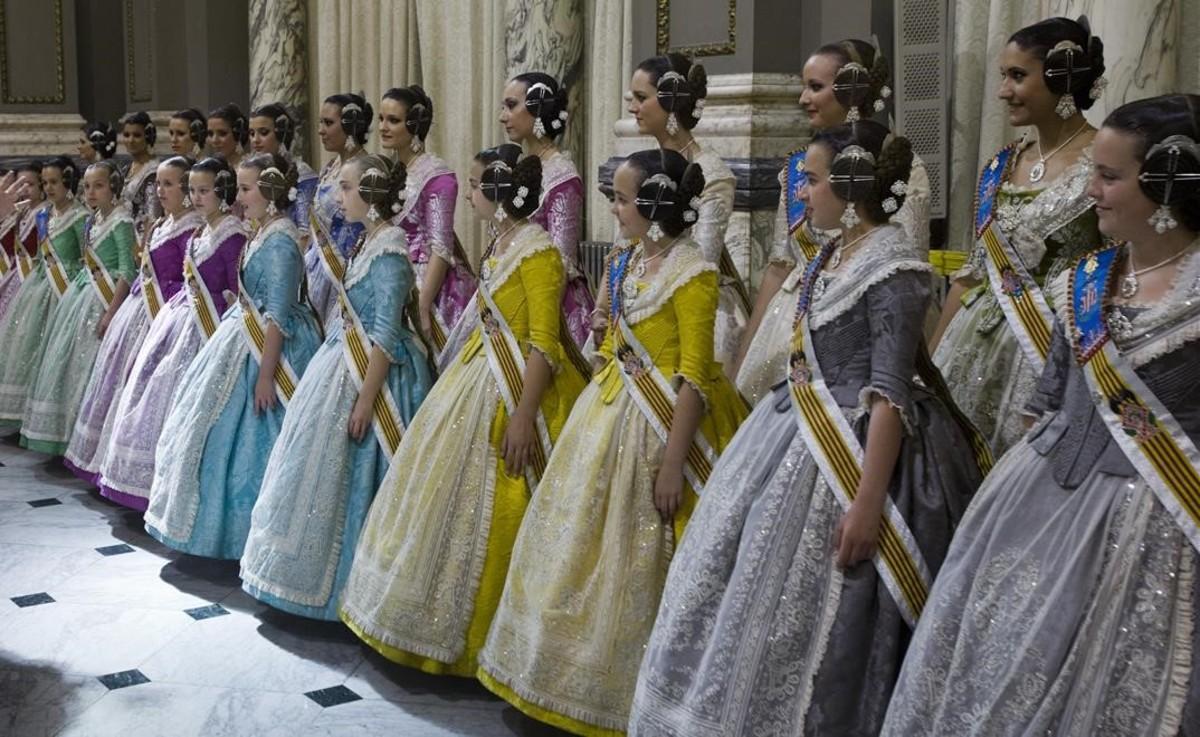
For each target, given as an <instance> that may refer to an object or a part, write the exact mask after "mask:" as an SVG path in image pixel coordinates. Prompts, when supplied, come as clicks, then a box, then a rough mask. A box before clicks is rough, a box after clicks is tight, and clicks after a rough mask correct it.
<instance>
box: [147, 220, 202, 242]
mask: <svg viewBox="0 0 1200 737" xmlns="http://www.w3.org/2000/svg"><path fill="white" fill-rule="evenodd" d="M203 222H204V216H203V215H201V214H200V213H198V212H196V211H195V210H188V211H187V212H185V213H183V215H182V216H180V217H178V218H176V217H174V216H173V215H167V216H166V217H164V218H163V219H162V221H161V222H159V223H158V225H157V226H156V227H155V228H154V232H153V233H151V235H150V246H149V250H150V251H154V250H155V249H157V248H158V247H160V246H161V245H162V244H164V243H166V242H167V241H169V240H171V239H172V238H175V237H176V236H178V235H179V234H180V233H183V232H184V231H188V232H191V231H194V230H196V228H199V227H200V225H201V224H202V223H203Z"/></svg>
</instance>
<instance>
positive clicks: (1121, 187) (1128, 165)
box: [1087, 128, 1158, 243]
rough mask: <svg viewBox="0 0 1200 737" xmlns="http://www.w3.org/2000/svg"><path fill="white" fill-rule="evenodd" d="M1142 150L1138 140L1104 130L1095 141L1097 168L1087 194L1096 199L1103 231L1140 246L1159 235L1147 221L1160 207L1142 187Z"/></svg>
mask: <svg viewBox="0 0 1200 737" xmlns="http://www.w3.org/2000/svg"><path fill="white" fill-rule="evenodd" d="M1140 149H1141V146H1140V142H1139V141H1138V139H1137V138H1135V137H1134V136H1132V135H1130V134H1128V133H1125V132H1124V131H1119V130H1115V129H1113V128H1101V129H1100V131H1099V132H1098V133H1097V134H1096V138H1095V139H1094V140H1093V141H1092V155H1093V157H1094V159H1095V162H1096V168H1095V169H1094V170H1093V172H1092V178H1091V181H1089V182H1088V189H1087V194H1088V196H1089V197H1092V198H1093V199H1095V200H1096V217H1097V219H1098V220H1099V224H1100V232H1101V233H1103V234H1104V235H1106V236H1108V237H1109V238H1112V239H1113V240H1117V241H1132V242H1134V243H1139V242H1142V241H1145V240H1146V239H1148V238H1153V237H1155V235H1156V234H1155V233H1154V228H1153V227H1152V226H1151V225H1150V224H1149V223H1148V222H1147V221H1148V220H1149V219H1150V216H1151V215H1153V214H1154V211H1155V210H1156V209H1158V205H1156V204H1155V203H1154V201H1153V200H1151V199H1150V198H1149V197H1147V196H1146V193H1145V192H1143V191H1142V188H1141V186H1140V185H1139V184H1138V174H1140V173H1141V169H1142V159H1141V157H1140V156H1139V155H1138V154H1139V152H1140Z"/></svg>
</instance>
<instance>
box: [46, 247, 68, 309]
mask: <svg viewBox="0 0 1200 737" xmlns="http://www.w3.org/2000/svg"><path fill="white" fill-rule="evenodd" d="M42 261H43V262H45V264H46V273H47V274H48V275H49V277H50V283H51V284H52V285H53V286H54V294H55V296H57V297H59V298H61V297H62V296H63V295H64V294H66V293H67V287H68V286H70V280H69V279H67V272H66V271H65V270H64V269H63V266H62V261H60V260H59V258H58V252H57V251H55V250H54V241H53V240H51V238H50V236H49V235H47V236H46V237H45V238H43V239H42Z"/></svg>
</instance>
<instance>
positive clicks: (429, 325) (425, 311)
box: [417, 302, 433, 340]
mask: <svg viewBox="0 0 1200 737" xmlns="http://www.w3.org/2000/svg"><path fill="white" fill-rule="evenodd" d="M417 311H418V313H419V314H420V316H421V332H422V333H424V334H425V336H426V337H427V338H429V339H430V340H433V305H427V304H425V303H424V302H422V303H421V304H420V306H419V309H418V310H417Z"/></svg>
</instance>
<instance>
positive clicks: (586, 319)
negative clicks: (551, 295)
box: [529, 151, 596, 348]
mask: <svg viewBox="0 0 1200 737" xmlns="http://www.w3.org/2000/svg"><path fill="white" fill-rule="evenodd" d="M529 220H530V222H534V223H537V224H538V225H540V226H542V227H543V228H545V229H546V232H547V233H549V234H550V240H552V241H554V245H556V246H558V251H559V253H561V254H562V258H563V265H564V266H565V267H566V270H567V288H566V291H565V292H563V301H562V307H563V318H564V319H565V320H566V323H567V329H568V330H569V331H570V333H571V337H572V338H574V339H575V344H576V345H578V346H580V347H581V348H582V347H583V345H584V343H586V342H587V339H588V336H589V334H590V333H591V313H592V308H593V307H595V305H596V302H595V299H594V298H593V297H592V292H591V290H590V289H589V288H588V282H587V277H586V276H584V274H583V270H582V269H580V268H579V239H580V236H581V233H582V230H583V179H582V178H580V176H579V171H578V170H577V169H576V168H575V163H574V162H573V161H571V158H570V156H568V155H567V154H566V153H564V152H562V151H559V152H557V153H555V154H554V155H553V156H551V157H550V158H549V159H547V160H546V161H545V162H544V163H543V164H542V196H541V204H540V205H539V206H538V209H537V212H535V213H533V216H532V217H530V218H529Z"/></svg>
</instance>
